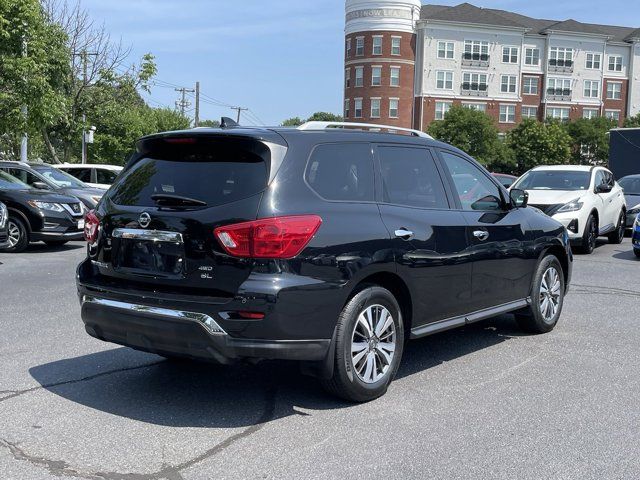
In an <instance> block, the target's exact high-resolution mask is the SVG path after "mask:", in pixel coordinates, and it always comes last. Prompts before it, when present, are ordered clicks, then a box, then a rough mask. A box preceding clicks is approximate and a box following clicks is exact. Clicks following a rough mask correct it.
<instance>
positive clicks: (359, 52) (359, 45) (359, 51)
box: [356, 37, 364, 57]
mask: <svg viewBox="0 0 640 480" xmlns="http://www.w3.org/2000/svg"><path fill="white" fill-rule="evenodd" d="M362 56H364V37H356V57H362Z"/></svg>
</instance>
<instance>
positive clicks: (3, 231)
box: [0, 202, 9, 250]
mask: <svg viewBox="0 0 640 480" xmlns="http://www.w3.org/2000/svg"><path fill="white" fill-rule="evenodd" d="M8 246H9V210H8V209H7V206H6V205H5V204H4V203H2V202H0V250H1V249H3V248H5V247H8Z"/></svg>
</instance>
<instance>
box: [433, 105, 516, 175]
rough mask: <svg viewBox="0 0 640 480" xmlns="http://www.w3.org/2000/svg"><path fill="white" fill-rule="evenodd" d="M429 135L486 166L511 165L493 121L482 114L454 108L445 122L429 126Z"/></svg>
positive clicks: (437, 122) (440, 121) (467, 109)
mask: <svg viewBox="0 0 640 480" xmlns="http://www.w3.org/2000/svg"><path fill="white" fill-rule="evenodd" d="M428 132H429V134H430V135H431V136H432V137H434V138H436V139H438V140H441V141H443V142H446V143H449V144H451V145H453V146H454V147H458V148H459V149H460V150H463V151H465V152H466V153H468V154H469V155H471V156H472V157H474V158H475V159H476V160H478V161H480V162H482V163H483V164H485V165H487V166H491V165H503V164H509V163H510V154H509V152H508V150H507V149H506V148H505V145H504V144H503V143H502V142H501V141H500V139H499V137H498V133H499V132H498V129H497V127H496V126H495V124H494V122H493V119H492V118H491V117H490V116H489V115H487V114H485V113H484V112H480V111H477V110H472V109H470V108H465V107H461V106H453V107H452V108H451V110H449V112H447V114H446V115H445V117H444V120H439V121H436V122H433V123H431V125H429V129H428Z"/></svg>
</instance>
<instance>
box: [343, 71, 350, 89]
mask: <svg viewBox="0 0 640 480" xmlns="http://www.w3.org/2000/svg"><path fill="white" fill-rule="evenodd" d="M344 84H345V86H346V87H347V88H349V87H350V86H351V69H350V68H347V69H346V70H345V71H344Z"/></svg>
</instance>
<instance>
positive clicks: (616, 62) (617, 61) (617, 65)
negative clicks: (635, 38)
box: [609, 55, 622, 72]
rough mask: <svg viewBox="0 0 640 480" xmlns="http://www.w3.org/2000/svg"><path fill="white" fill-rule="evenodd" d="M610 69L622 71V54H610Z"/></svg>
mask: <svg viewBox="0 0 640 480" xmlns="http://www.w3.org/2000/svg"><path fill="white" fill-rule="evenodd" d="M609 71H610V72H621V71H622V55H609Z"/></svg>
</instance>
